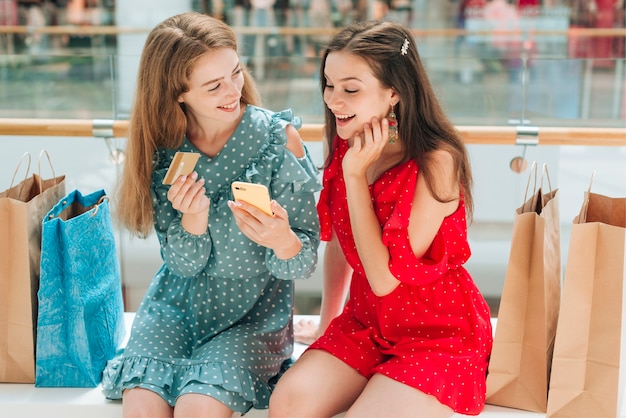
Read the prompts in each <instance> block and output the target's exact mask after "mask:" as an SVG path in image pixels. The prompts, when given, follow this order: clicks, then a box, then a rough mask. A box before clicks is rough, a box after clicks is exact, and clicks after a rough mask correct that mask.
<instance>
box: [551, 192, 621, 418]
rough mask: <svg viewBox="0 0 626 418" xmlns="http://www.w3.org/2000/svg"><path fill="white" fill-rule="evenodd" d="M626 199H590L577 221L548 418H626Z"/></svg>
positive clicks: (587, 195) (590, 195)
mask: <svg viewBox="0 0 626 418" xmlns="http://www.w3.org/2000/svg"><path fill="white" fill-rule="evenodd" d="M625 228H626V198H610V197H607V196H603V195H599V194H594V193H591V192H589V191H588V192H587V193H585V202H584V203H583V206H582V209H581V211H580V214H579V215H578V216H577V217H576V218H575V219H574V223H573V225H572V233H571V238H570V243H569V249H568V256H567V264H566V268H565V279H564V282H563V298H562V301H561V311H560V313H559V321H558V326H557V334H556V342H555V346H554V359H553V363H552V376H551V380H550V391H549V393H548V410H547V416H548V417H581V418H582V417H585V418H587V417H594V418H599V417H617V416H623V414H624V413H623V411H622V410H621V409H622V408H623V406H624V405H623V402H622V396H623V390H624V385H623V383H624V382H623V380H624V378H626V363H624V362H625V361H626V319H625V318H626V299H625V291H626V288H624V280H625V279H626V277H625V270H624V258H625V256H626V254H625V252H624V247H625V241H626V234H625V233H624V231H625Z"/></svg>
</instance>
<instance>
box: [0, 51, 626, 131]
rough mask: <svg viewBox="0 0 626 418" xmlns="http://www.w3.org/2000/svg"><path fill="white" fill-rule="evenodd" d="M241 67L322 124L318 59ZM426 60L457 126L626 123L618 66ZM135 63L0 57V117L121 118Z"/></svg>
mask: <svg viewBox="0 0 626 418" xmlns="http://www.w3.org/2000/svg"><path fill="white" fill-rule="evenodd" d="M243 60H244V62H246V63H247V64H248V66H249V68H250V70H251V72H252V73H253V75H254V76H255V78H256V81H257V84H258V87H259V90H260V92H261V95H262V97H263V101H264V105H265V106H266V107H269V108H271V109H275V110H280V109H285V108H292V109H294V111H295V112H296V114H298V115H300V116H301V117H302V119H303V120H304V121H305V122H306V123H322V118H323V103H322V99H321V92H320V89H319V74H318V71H319V64H320V63H319V59H317V58H303V57H264V58H263V60H262V61H259V60H257V59H255V58H254V57H252V58H250V57H245V56H244V57H243ZM423 61H424V64H425V66H426V67H427V69H428V72H429V74H430V78H431V80H432V82H433V85H434V87H435V89H436V91H437V93H438V95H439V98H440V100H441V102H442V104H443V105H444V107H445V109H446V111H447V113H448V115H449V116H450V118H451V119H452V120H453V122H454V123H455V124H458V125H479V126H480V125H507V124H509V122H510V121H512V120H518V121H521V120H527V121H529V122H530V123H531V124H532V125H537V126H591V127H623V126H624V124H625V120H626V83H625V81H624V80H625V78H626V72H625V65H624V64H625V60H624V59H611V60H607V59H570V58H550V57H545V58H533V59H523V58H515V59H511V60H506V59H502V58H494V57H491V56H480V55H473V56H467V55H458V56H448V57H440V56H432V57H431V56H428V55H426V56H424V57H423ZM137 62H138V56H118V55H41V54H40V55H37V56H32V55H2V56H0V117H2V118H8V117H28V118H62V119H97V118H104V119H126V118H127V117H128V113H129V111H130V105H131V102H132V95H133V92H134V82H135V80H134V79H135V74H136V67H137ZM261 66H262V68H261ZM260 73H262V74H263V77H259V75H258V74H260Z"/></svg>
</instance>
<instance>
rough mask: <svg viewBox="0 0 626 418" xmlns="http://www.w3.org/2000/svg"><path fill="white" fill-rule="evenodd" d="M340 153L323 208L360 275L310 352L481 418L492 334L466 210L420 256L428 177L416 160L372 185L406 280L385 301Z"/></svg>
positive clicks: (327, 229)
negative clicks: (412, 225)
mask: <svg viewBox="0 0 626 418" xmlns="http://www.w3.org/2000/svg"><path fill="white" fill-rule="evenodd" d="M335 146H336V148H335V154H334V156H333V160H332V161H331V164H330V165H329V167H328V168H327V169H326V171H325V173H324V179H323V182H324V189H323V190H322V193H321V195H320V200H319V202H318V212H319V217H320V224H321V236H322V239H325V240H329V239H330V233H331V228H334V230H335V232H336V233H337V237H338V239H339V242H340V244H341V246H342V248H343V250H344V253H345V255H346V259H347V260H348V262H349V263H350V265H351V266H352V267H353V268H354V275H353V277H352V281H351V287H350V299H349V301H348V303H347V305H346V308H345V310H344V312H343V313H342V315H340V316H339V317H338V318H336V319H335V320H334V321H333V322H332V324H331V325H330V327H329V328H328V330H327V332H326V333H325V334H324V336H322V337H321V338H320V339H319V340H318V341H317V342H316V343H314V344H313V345H312V346H311V347H310V348H314V349H323V350H326V351H328V352H330V353H331V354H333V355H334V356H336V357H338V358H340V359H341V360H343V361H344V362H346V363H347V364H349V365H351V366H352V367H354V368H355V369H356V370H358V371H359V373H361V374H362V375H363V376H366V377H371V376H372V375H373V374H375V373H380V374H383V375H385V376H388V377H390V378H392V379H394V380H397V381H399V382H402V383H404V384H407V385H409V386H412V387H414V388H417V389H419V390H421V391H423V392H425V393H428V394H431V395H434V396H436V397H437V398H438V399H439V401H440V402H442V403H443V404H446V405H448V406H450V407H451V408H452V409H453V410H454V411H455V412H458V413H462V414H467V415H477V414H478V413H480V411H482V409H483V407H484V403H485V394H486V385H485V383H486V373H487V362H488V358H489V354H490V353H491V346H492V333H491V323H490V313H489V307H488V306H487V304H486V302H485V300H484V298H483V297H482V295H481V294H480V292H479V290H478V288H477V287H476V285H475V284H474V282H473V280H472V278H471V277H470V275H469V273H468V272H467V271H466V270H465V269H464V268H463V267H462V265H463V264H464V263H465V262H466V261H467V259H468V258H469V257H470V248H469V244H468V242H467V225H466V219H465V205H464V204H463V202H462V201H461V204H460V205H459V208H458V209H457V211H456V212H455V213H453V214H452V215H450V216H449V217H447V218H446V219H445V220H444V221H443V223H442V225H441V228H440V230H439V231H438V233H437V235H436V237H435V239H434V241H433V243H432V245H431V247H430V248H429V250H428V251H427V253H426V254H425V255H424V256H423V257H421V258H418V257H416V256H415V254H414V253H413V251H412V249H411V245H410V241H409V235H408V224H409V214H410V211H411V206H412V201H413V196H414V192H415V186H416V184H417V177H418V175H419V170H418V167H417V166H416V164H415V162H414V161H409V162H407V163H404V164H401V165H399V166H396V167H394V168H392V169H390V170H389V171H387V172H386V173H384V174H383V175H382V176H381V177H380V178H379V179H378V180H377V181H376V182H375V183H374V184H373V185H372V186H371V187H370V191H371V194H372V203H373V206H374V209H375V211H376V215H377V217H378V219H379V221H380V224H381V226H382V228H383V242H384V244H385V245H386V246H387V247H388V249H389V254H390V256H391V258H390V262H389V268H390V271H391V272H392V273H393V274H394V276H395V277H396V278H397V279H398V280H400V281H401V283H400V285H399V286H398V287H397V288H396V289H395V290H394V291H393V292H391V293H390V294H388V295H386V296H383V297H378V296H376V295H375V294H374V293H373V292H372V291H371V288H370V286H369V283H368V281H367V278H366V277H365V272H364V270H363V266H362V263H361V261H360V260H359V257H358V253H357V251H356V246H355V243H354V239H353V237H352V231H351V228H350V218H349V213H348V209H347V207H348V206H347V202H346V188H345V183H344V181H343V173H342V170H341V160H342V158H343V156H344V155H345V152H346V151H347V143H346V142H345V141H340V140H338V141H336V142H335Z"/></svg>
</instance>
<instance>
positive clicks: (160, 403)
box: [122, 388, 174, 418]
mask: <svg viewBox="0 0 626 418" xmlns="http://www.w3.org/2000/svg"><path fill="white" fill-rule="evenodd" d="M173 413H174V412H173V409H172V407H171V406H169V404H168V403H167V402H165V400H164V399H163V398H161V396H159V395H158V394H156V393H154V392H152V391H150V390H147V389H141V388H134V389H127V390H125V391H124V393H123V394H122V415H123V416H124V418H172V417H173V416H174V415H173Z"/></svg>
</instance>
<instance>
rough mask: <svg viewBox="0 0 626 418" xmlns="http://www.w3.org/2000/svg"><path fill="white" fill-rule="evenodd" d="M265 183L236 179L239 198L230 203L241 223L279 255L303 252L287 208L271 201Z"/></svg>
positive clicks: (254, 236)
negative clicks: (290, 224) (238, 180)
mask: <svg viewBox="0 0 626 418" xmlns="http://www.w3.org/2000/svg"><path fill="white" fill-rule="evenodd" d="M259 186H260V187H259ZM264 187H265V186H263V185H255V184H252V183H242V182H235V183H233V195H234V196H235V201H229V202H228V206H229V207H230V209H231V211H232V212H233V216H234V217H235V222H236V223H237V226H238V227H239V229H240V230H241V232H243V233H244V234H245V235H246V236H247V237H248V238H250V240H252V241H254V242H256V243H257V244H259V245H262V246H264V247H267V248H271V249H272V250H274V253H275V254H276V256H277V257H278V258H281V259H288V258H291V257H293V256H295V255H296V254H298V252H300V248H301V247H302V243H301V242H300V239H299V238H298V237H297V235H296V234H295V233H294V232H293V231H292V230H291V227H290V226H289V215H288V213H287V211H286V210H285V208H283V207H282V206H281V205H280V204H279V203H278V202H276V201H275V200H271V201H270V200H269V193H267V194H266V191H267V188H265V191H263V188H264ZM236 188H237V189H236ZM236 190H237V191H236Z"/></svg>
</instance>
